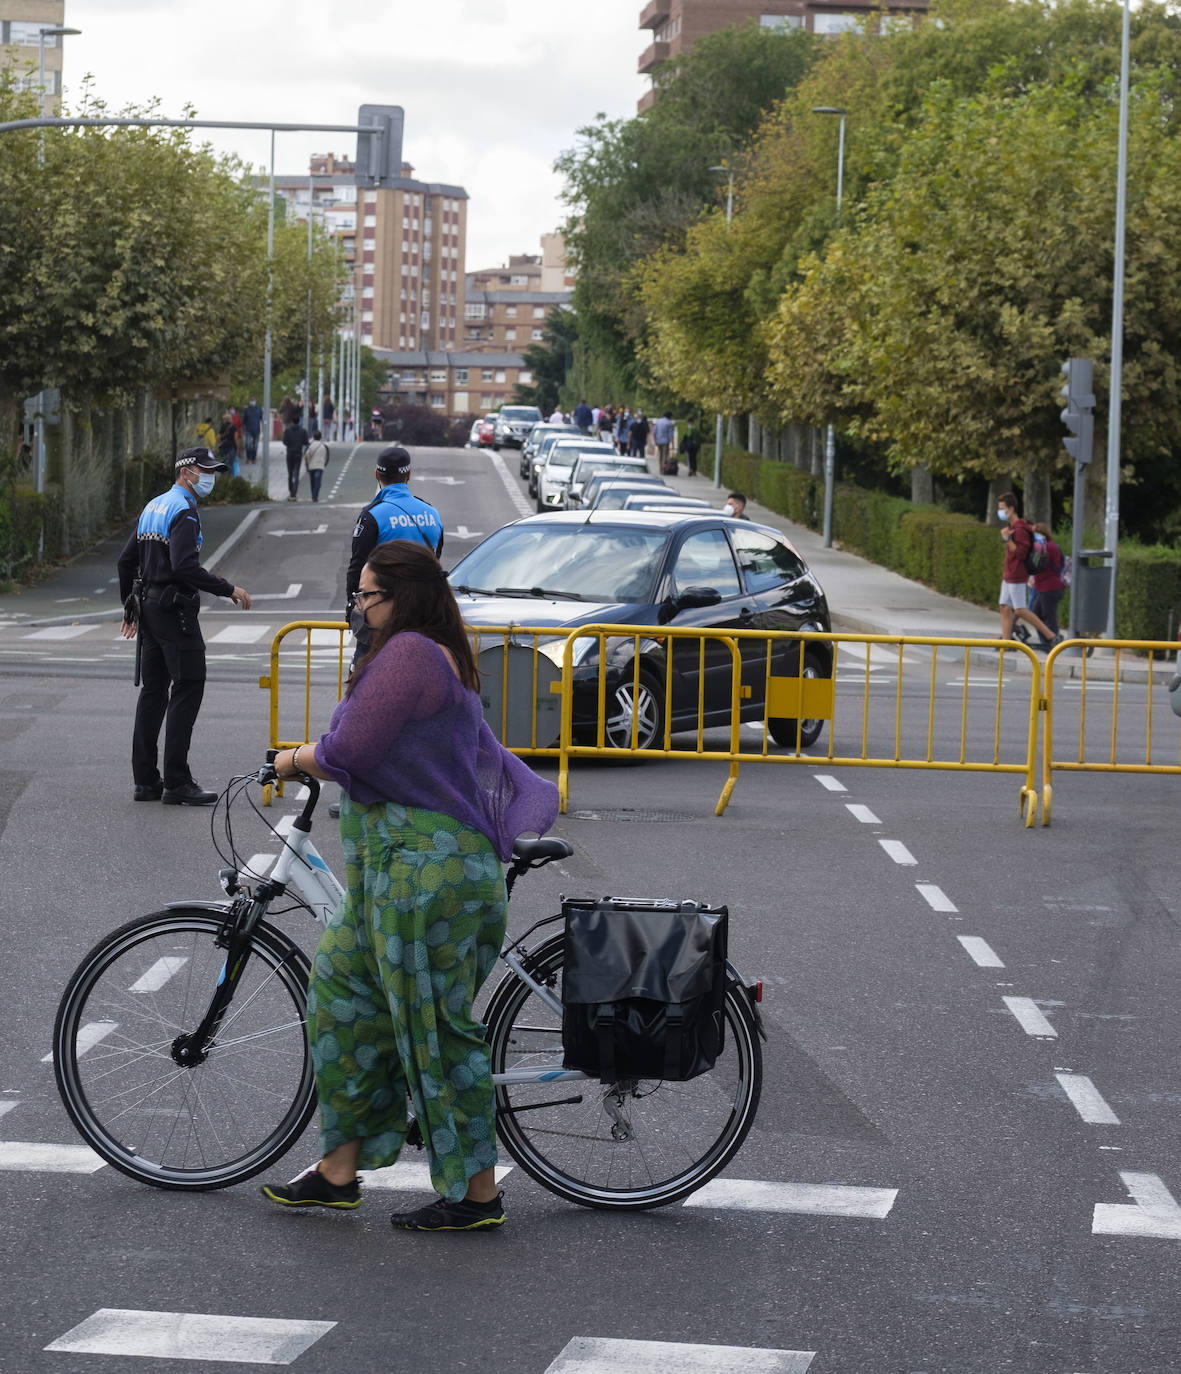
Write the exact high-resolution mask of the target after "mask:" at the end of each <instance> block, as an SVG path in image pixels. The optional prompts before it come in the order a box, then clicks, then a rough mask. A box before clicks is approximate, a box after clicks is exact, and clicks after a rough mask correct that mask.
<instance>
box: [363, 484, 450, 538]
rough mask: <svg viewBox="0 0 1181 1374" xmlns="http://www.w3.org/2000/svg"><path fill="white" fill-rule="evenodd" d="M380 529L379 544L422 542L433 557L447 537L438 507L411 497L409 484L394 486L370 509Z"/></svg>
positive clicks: (383, 489)
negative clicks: (393, 540) (409, 541)
mask: <svg viewBox="0 0 1181 1374" xmlns="http://www.w3.org/2000/svg"><path fill="white" fill-rule="evenodd" d="M369 514H370V515H371V516H372V517H373V519H374V521H375V523H376V525H377V542H378V543H379V544H386V543H388V542H389V541H390V540H391V539H410V540H413V539H420V540H421V541H422V542H423V543H424V544H425V545H426V546H427V548H429V549H430V550H431V551H432V553H433V552H434V551H435V550H436V549H438V547H439V541H440V540H441V539H442V537H443V524H442V521H441V520H440V519H439V513H438V511H437V510H435V508H434V506H428V505H427V503H426V502H425V501H420V500H419V499H418V497H417V496H411V494H410V491H409V489H408V488H407V486H406V483H405V482H391V483H390V485H389V486H388V487H382V489H381V490H380V491H379V492H378V493H377V500H376V501H374V502H373V504H372V505H371V506H370V507H369Z"/></svg>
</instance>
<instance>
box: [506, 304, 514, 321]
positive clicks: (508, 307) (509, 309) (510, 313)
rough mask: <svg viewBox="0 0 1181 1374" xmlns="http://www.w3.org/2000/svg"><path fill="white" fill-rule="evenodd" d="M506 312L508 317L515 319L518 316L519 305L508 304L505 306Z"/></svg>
mask: <svg viewBox="0 0 1181 1374" xmlns="http://www.w3.org/2000/svg"><path fill="white" fill-rule="evenodd" d="M504 314H505V318H506V319H510V320H515V319H516V318H517V307H516V306H515V305H506V306H505V307H504Z"/></svg>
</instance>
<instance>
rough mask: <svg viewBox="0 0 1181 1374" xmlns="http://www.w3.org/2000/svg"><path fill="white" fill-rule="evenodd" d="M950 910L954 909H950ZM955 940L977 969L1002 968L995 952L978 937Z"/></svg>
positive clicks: (962, 937)
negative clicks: (965, 951) (966, 952)
mask: <svg viewBox="0 0 1181 1374" xmlns="http://www.w3.org/2000/svg"><path fill="white" fill-rule="evenodd" d="M952 910H953V911H954V910H955V908H954V907H952ZM955 938H956V939H957V940H958V941H959V942H960V944H961V945H963V947H964V948H965V949H966V950H967V951H968V955H969V957H970V958H971V959H972V961H973V962H974V963H975V964H976V965H977V966H978V967H979V968H1004V964H1003V963H1002V962H1001V959H1000V958H999V956H998V955H997V953H996V951H995V950H994V949H993V948H992V946H991V945H990V944H989V943H988V941H987V940H983V939H981V938H980V936H979V935H957V936H956V937H955Z"/></svg>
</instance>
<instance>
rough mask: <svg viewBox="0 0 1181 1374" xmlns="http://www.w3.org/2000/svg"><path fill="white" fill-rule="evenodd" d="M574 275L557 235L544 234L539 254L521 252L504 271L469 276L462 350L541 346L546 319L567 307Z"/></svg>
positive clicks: (506, 350) (486, 270)
mask: <svg viewBox="0 0 1181 1374" xmlns="http://www.w3.org/2000/svg"><path fill="white" fill-rule="evenodd" d="M573 288H574V274H573V272H572V271H571V269H570V267H569V266H568V264H567V262H566V252H565V245H564V243H563V241H562V236H561V234H543V235H542V236H541V253H540V254H539V255H528V254H519V255H516V254H515V255H513V256H511V257H510V258H509V260H508V263H507V265H506V266H504V267H488V268H484V269H483V270H481V271H479V272H469V273H468V276H467V280H466V283H465V285H464V296H463V301H464V304H463V329H464V348H465V349H466V350H467V351H468V352H469V353H513V352H519V351H520V350H521V349H522V348H525V347H527V346H528V345H529V344H531V343H539V342H540V341H541V338H542V331H543V327H544V325H545V317H546V316H547V315H548V314H549V312H550V311H551V310H552V309H553V308H554V307H555V306H565V305H569V304H570V298H571V294H572V292H573Z"/></svg>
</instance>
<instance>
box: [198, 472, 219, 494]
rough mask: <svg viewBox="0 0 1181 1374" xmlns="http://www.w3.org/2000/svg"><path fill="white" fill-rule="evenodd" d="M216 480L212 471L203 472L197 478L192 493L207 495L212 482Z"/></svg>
mask: <svg viewBox="0 0 1181 1374" xmlns="http://www.w3.org/2000/svg"><path fill="white" fill-rule="evenodd" d="M216 481H217V478H216V477H214V475H213V473H211V472H203V473H202V474H201V476H200V477H198V478H197V481H196V484H195V485H194V487H193V494H194V495H195V496H208V495H209V493H210V492H211V491H212V490H213V484H214V482H216Z"/></svg>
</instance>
